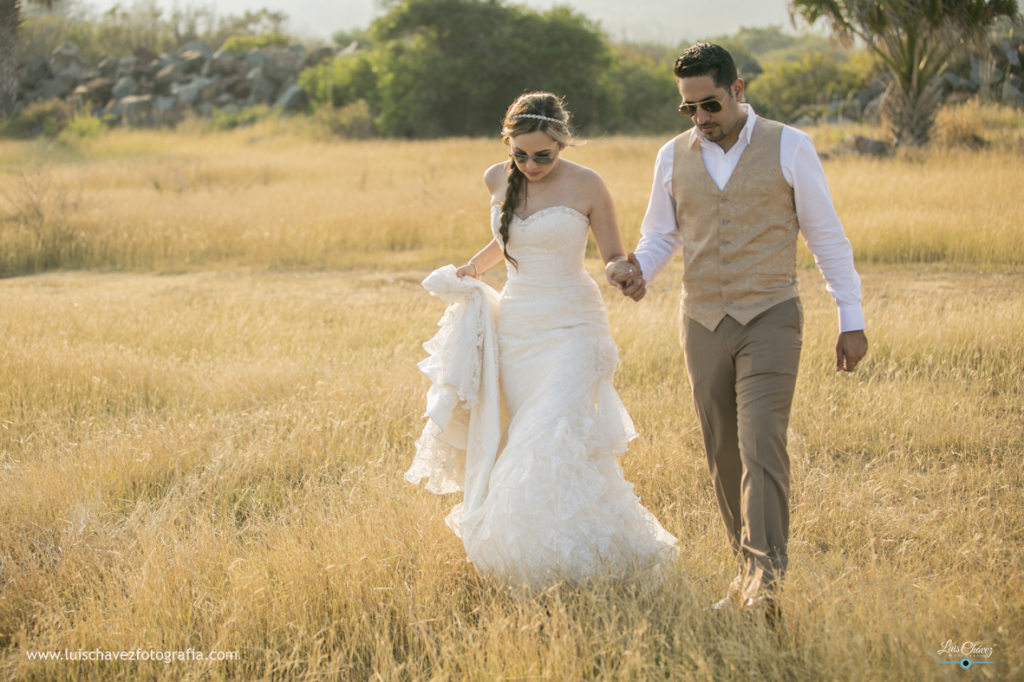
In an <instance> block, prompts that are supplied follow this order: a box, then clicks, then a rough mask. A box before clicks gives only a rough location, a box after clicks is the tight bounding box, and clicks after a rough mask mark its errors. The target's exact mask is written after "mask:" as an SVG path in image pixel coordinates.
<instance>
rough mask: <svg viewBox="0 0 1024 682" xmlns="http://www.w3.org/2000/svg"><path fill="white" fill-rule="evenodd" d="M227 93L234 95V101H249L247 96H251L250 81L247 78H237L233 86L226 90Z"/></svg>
mask: <svg viewBox="0 0 1024 682" xmlns="http://www.w3.org/2000/svg"><path fill="white" fill-rule="evenodd" d="M227 92H230V93H231V94H232V95H234V96H235V99H245V100H247V99H249V96H250V95H252V81H250V80H249V79H247V78H239V79H238V81H237V82H236V83H235V84H234V86H233V87H232V88H231V89H230V90H227Z"/></svg>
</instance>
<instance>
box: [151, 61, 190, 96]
mask: <svg viewBox="0 0 1024 682" xmlns="http://www.w3.org/2000/svg"><path fill="white" fill-rule="evenodd" d="M185 80H186V78H185V72H184V71H182V70H181V69H180V68H179V67H178V65H177V64H168V65H167V66H165V67H163V68H162V69H160V70H159V71H158V72H157V74H156V77H154V79H153V85H154V87H155V88H156V91H157V92H159V93H168V92H170V91H171V86H172V85H174V84H175V83H184V82H185Z"/></svg>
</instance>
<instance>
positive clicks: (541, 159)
mask: <svg viewBox="0 0 1024 682" xmlns="http://www.w3.org/2000/svg"><path fill="white" fill-rule="evenodd" d="M509 156H511V157H512V158H513V159H515V160H516V161H517V162H518V163H526V162H527V161H529V160H530V159H533V161H534V163H536V164H537V165H538V166H546V165H548V164H549V163H551V162H552V161H554V160H555V159H554V157H551V156H531V155H530V154H523V153H522V152H510V153H509Z"/></svg>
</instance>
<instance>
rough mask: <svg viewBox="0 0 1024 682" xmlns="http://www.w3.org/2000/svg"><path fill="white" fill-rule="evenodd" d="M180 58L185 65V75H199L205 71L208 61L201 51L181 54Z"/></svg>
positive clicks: (187, 51) (188, 51) (189, 51)
mask: <svg viewBox="0 0 1024 682" xmlns="http://www.w3.org/2000/svg"><path fill="white" fill-rule="evenodd" d="M178 57H179V58H180V59H181V61H182V64H183V65H184V71H185V73H199V72H200V71H202V70H203V66H205V64H206V59H207V57H206V56H205V55H203V53H202V52H200V51H199V50H186V51H184V52H181V53H180V54H179V55H178Z"/></svg>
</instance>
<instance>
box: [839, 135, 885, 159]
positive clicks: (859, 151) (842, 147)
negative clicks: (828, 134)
mask: <svg viewBox="0 0 1024 682" xmlns="http://www.w3.org/2000/svg"><path fill="white" fill-rule="evenodd" d="M830 154H831V155H832V156H840V155H843V154H854V155H856V156H873V157H876V158H883V157H886V156H892V145H891V144H889V143H888V142H882V141H881V140H872V139H871V138H870V137H864V136H863V135H847V136H846V137H844V138H843V139H842V141H841V142H840V143H839V144H837V145H836V146H835V147H833V148H832V150H831V152H830Z"/></svg>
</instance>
